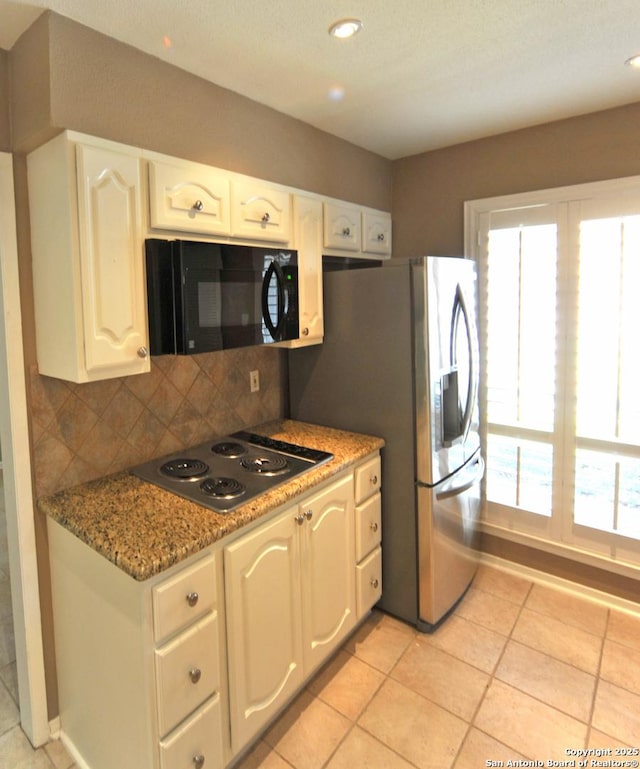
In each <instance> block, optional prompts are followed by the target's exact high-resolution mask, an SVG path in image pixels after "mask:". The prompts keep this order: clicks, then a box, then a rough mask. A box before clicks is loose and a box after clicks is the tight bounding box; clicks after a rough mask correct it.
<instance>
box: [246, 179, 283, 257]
mask: <svg viewBox="0 0 640 769" xmlns="http://www.w3.org/2000/svg"><path fill="white" fill-rule="evenodd" d="M231 201H232V203H231V232H232V235H233V236H234V237H237V238H251V239H252V240H266V241H269V242H274V243H289V241H290V240H291V194H290V193H289V192H287V191H285V190H283V189H280V188H278V187H275V186H273V187H272V186H270V185H268V184H265V183H263V182H260V181H258V180H253V179H246V180H241V179H234V180H233V181H232V186H231Z"/></svg>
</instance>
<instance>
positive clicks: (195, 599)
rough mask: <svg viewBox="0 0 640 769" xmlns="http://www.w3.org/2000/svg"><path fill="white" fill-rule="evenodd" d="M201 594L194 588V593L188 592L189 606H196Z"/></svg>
mask: <svg viewBox="0 0 640 769" xmlns="http://www.w3.org/2000/svg"><path fill="white" fill-rule="evenodd" d="M198 598H200V596H199V595H198V594H197V593H196V591H195V590H194V591H193V592H192V593H187V603H188V604H189V606H195V605H196V604H197V603H198Z"/></svg>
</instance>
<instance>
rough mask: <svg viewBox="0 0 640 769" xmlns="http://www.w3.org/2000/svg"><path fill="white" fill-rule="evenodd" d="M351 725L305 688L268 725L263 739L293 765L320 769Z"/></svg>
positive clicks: (295, 768) (298, 768)
mask: <svg viewBox="0 0 640 769" xmlns="http://www.w3.org/2000/svg"><path fill="white" fill-rule="evenodd" d="M350 727H351V722H350V721H349V720H348V719H347V718H345V717H344V716H342V715H340V713H338V712H336V711H335V710H334V709H333V708H331V707H329V706H328V705H327V704H325V703H324V702H322V700H319V699H318V698H317V697H314V696H313V695H311V694H309V693H308V692H307V691H304V692H302V694H300V696H299V697H298V698H297V699H296V700H295V702H294V703H293V704H292V705H291V706H290V707H289V709H288V710H287V711H285V713H284V714H283V715H282V716H281V718H280V719H279V720H278V721H276V723H275V724H274V725H273V726H272V727H271V729H269V731H268V732H267V733H266V734H265V736H264V741H265V742H266V743H267V744H268V745H270V746H271V747H272V748H274V749H275V750H276V752H277V753H278V754H279V755H280V756H282V758H284V759H285V761H288V762H289V763H290V764H291V765H292V766H293V767H294V769H319V768H320V767H321V766H323V765H324V763H325V762H326V761H327V760H328V758H329V756H330V755H331V754H332V753H333V751H334V750H335V749H336V748H337V746H338V745H339V744H340V742H341V740H342V739H343V737H344V736H345V735H346V733H347V732H348V731H349V729H350Z"/></svg>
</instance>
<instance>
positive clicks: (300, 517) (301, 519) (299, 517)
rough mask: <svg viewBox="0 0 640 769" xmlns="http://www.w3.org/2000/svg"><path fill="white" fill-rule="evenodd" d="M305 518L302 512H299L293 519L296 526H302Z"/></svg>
mask: <svg viewBox="0 0 640 769" xmlns="http://www.w3.org/2000/svg"><path fill="white" fill-rule="evenodd" d="M305 520H306V518H305V516H304V513H300V514H299V515H296V518H295V521H296V523H297V524H298V526H302V524H303V523H304V522H305Z"/></svg>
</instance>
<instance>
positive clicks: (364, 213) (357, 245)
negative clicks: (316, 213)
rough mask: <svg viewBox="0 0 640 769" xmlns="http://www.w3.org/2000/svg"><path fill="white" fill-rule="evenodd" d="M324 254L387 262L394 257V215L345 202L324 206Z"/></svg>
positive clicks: (333, 202) (331, 202)
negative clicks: (392, 224)
mask: <svg viewBox="0 0 640 769" xmlns="http://www.w3.org/2000/svg"><path fill="white" fill-rule="evenodd" d="M324 253H325V254H327V255H328V256H346V257H349V256H354V257H365V258H367V257H371V258H374V259H385V258H388V257H390V256H391V214H389V213H387V212H386V211H377V210H375V209H372V208H363V207H361V206H357V205H354V204H352V203H343V202H341V201H337V200H333V201H325V202H324Z"/></svg>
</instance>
